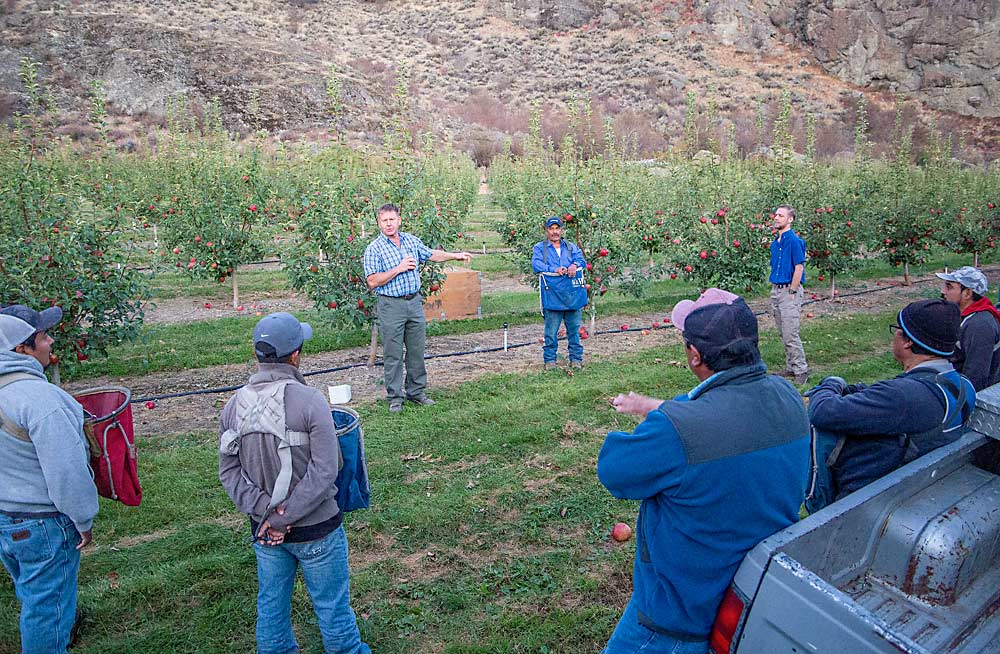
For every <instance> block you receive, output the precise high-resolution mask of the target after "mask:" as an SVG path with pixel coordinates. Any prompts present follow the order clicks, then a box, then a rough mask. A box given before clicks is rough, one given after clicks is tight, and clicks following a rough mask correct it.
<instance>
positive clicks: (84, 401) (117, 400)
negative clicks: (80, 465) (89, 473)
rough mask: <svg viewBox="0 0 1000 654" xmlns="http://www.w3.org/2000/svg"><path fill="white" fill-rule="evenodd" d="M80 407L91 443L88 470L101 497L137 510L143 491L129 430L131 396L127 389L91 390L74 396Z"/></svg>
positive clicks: (131, 432) (130, 430) (131, 435)
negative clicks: (91, 473)
mask: <svg viewBox="0 0 1000 654" xmlns="http://www.w3.org/2000/svg"><path fill="white" fill-rule="evenodd" d="M74 397H75V398H76V401H77V402H79V403H80V404H81V405H83V410H84V414H83V415H84V432H86V434H87V440H88V441H89V443H90V456H91V458H90V467H91V468H93V469H94V484H96V485H97V493H98V494H99V495H100V496H102V497H107V498H109V499H112V500H117V501H119V502H121V503H122V504H127V505H128V506H139V502H141V501H142V487H141V486H140V485H139V474H138V471H137V469H136V456H135V436H134V435H133V428H132V405H131V404H130V401H131V399H132V393H131V392H130V391H129V389H127V388H121V387H118V386H106V387H102V388H91V389H88V390H85V391H82V392H81V393H79V394H78V395H75V396H74Z"/></svg>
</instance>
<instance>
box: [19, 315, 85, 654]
mask: <svg viewBox="0 0 1000 654" xmlns="http://www.w3.org/2000/svg"><path fill="white" fill-rule="evenodd" d="M60 320H62V310H61V309H60V308H59V307H50V308H48V309H45V310H44V311H35V310H34V309H31V308H29V307H26V306H24V305H15V306H12V307H7V308H6V309H3V310H2V311H0V560H2V561H3V565H4V567H5V568H6V569H7V572H9V573H10V576H11V578H12V579H13V581H14V590H15V592H16V594H17V598H18V599H19V600H20V601H21V618H20V631H21V651H22V652H46V653H53V654H65V652H66V648H67V647H69V645H70V643H71V641H72V640H73V633H74V631H75V629H74V628H75V626H76V624H77V621H78V617H79V614H78V611H77V601H76V600H77V579H78V575H79V572H80V550H81V549H83V548H84V547H85V546H86V545H87V544H88V543H90V541H91V527H92V525H93V522H94V517H95V516H97V508H98V507H97V488H96V487H95V486H94V481H93V476H92V473H91V471H90V454H89V452H88V449H87V442H86V440H85V438H84V436H83V408H82V407H81V406H80V404H79V403H78V402H77V401H76V400H74V399H73V398H72V397H71V396H70V395H69V394H67V393H66V392H65V391H63V390H62V389H61V388H59V387H58V386H55V385H54V384H50V383H49V382H48V380H47V379H46V378H45V372H44V368H45V366H47V365H49V362H50V359H51V352H52V343H53V341H52V337H51V336H49V334H48V331H49V330H50V329H52V328H53V327H55V326H56V325H58V324H59V321H60Z"/></svg>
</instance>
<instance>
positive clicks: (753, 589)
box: [709, 384, 1000, 654]
mask: <svg viewBox="0 0 1000 654" xmlns="http://www.w3.org/2000/svg"><path fill="white" fill-rule="evenodd" d="M969 424H970V431H969V432H968V433H966V434H965V435H964V436H962V437H961V438H960V439H958V440H957V441H955V442H954V443H951V444H950V445H947V446H945V447H941V448H939V449H937V450H934V451H933V452H930V453H928V454H926V455H924V456H922V457H920V458H918V459H916V460H915V461H912V462H910V463H909V464H907V465H905V466H903V467H902V468H900V469H898V470H896V471H895V472H893V473H892V474H890V475H887V476H886V477H883V478H882V479H880V480H878V481H876V482H874V483H872V484H869V485H868V486H866V487H864V488H862V489H860V490H858V491H857V492H855V493H852V494H851V495H848V496H847V497H845V498H843V499H842V500H840V501H838V502H834V503H832V504H830V505H829V506H827V507H826V508H824V509H822V510H821V511H817V512H816V513H814V514H812V515H810V516H808V517H807V518H805V519H803V520H801V521H800V522H798V523H796V524H794V525H792V526H790V527H788V528H787V529H785V530H784V531H781V532H778V533H777V534H774V535H773V536H771V537H769V538H767V539H765V540H764V541H762V542H761V543H760V544H758V545H757V547H755V548H754V549H753V550H751V551H750V552H749V553H748V554H747V556H746V558H745V559H744V560H743V563H742V564H741V565H740V568H739V569H738V570H737V572H736V576H735V578H734V580H733V583H732V585H731V586H730V588H729V589H728V590H727V592H726V595H725V598H724V599H723V602H722V605H721V607H720V609H719V614H718V616H717V618H716V622H715V627H714V628H713V631H712V636H711V639H710V641H709V642H710V651H712V652H715V653H716V654H722V653H723V652H726V653H729V654H786V653H787V654H792V653H796V654H810V653H812V652H831V653H833V652H836V653H838V654H839V653H850V654H854V653H855V652H857V653H869V652H879V653H883V652H884V653H892V654H899V653H900V652H903V653H905V654H944V653H951V652H955V653H961V654H980V653H982V654H986V653H990V652H992V653H1000V384H997V385H995V386H992V387H990V388H987V389H985V390H984V391H982V392H981V393H979V394H978V397H977V401H976V409H975V412H974V413H973V415H972V417H971V418H970V423H969Z"/></svg>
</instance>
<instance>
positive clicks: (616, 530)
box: [611, 522, 632, 543]
mask: <svg viewBox="0 0 1000 654" xmlns="http://www.w3.org/2000/svg"><path fill="white" fill-rule="evenodd" d="M611 537H612V538H614V539H615V540H616V541H618V542H619V543H624V542H625V541H627V540H628V539H629V538H632V528H631V527H629V526H628V525H627V524H625V523H624V522H617V523H615V526H614V527H612V528H611Z"/></svg>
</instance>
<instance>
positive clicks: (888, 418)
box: [806, 300, 976, 512]
mask: <svg viewBox="0 0 1000 654" xmlns="http://www.w3.org/2000/svg"><path fill="white" fill-rule="evenodd" d="M958 326H959V312H958V305H956V304H953V303H951V302H946V301H944V300H920V301H917V302H913V303H911V304H908V305H907V306H906V307H905V308H904V309H903V310H902V311H900V312H899V314H898V316H897V317H896V321H895V322H894V323H893V324H891V325H889V328H890V330H891V331H892V356H893V358H894V359H896V361H898V362H899V363H900V365H902V366H903V374H901V375H898V376H897V377H894V378H893V379H888V380H885V381H881V382H878V383H876V384H873V385H872V386H866V385H865V384H850V385H848V384H847V382H845V381H844V380H843V379H841V378H840V377H827V378H825V379H823V381H821V382H820V383H819V385H818V386H816V387H815V388H813V389H812V390H810V391H809V392H808V393H807V395H809V396H810V401H809V421H810V422H811V423H812V425H813V427H814V428H815V432H816V453H815V456H816V461H815V463H816V464H817V465H816V467H815V479H814V480H813V483H812V484H811V488H810V492H809V497H808V498H807V499H806V508H807V509H809V511H810V512H814V511H818V510H819V509H821V508H822V507H823V506H825V505H826V504H828V503H830V502H832V501H834V500H838V499H840V498H842V497H844V496H845V495H847V494H849V493H853V492H854V491H856V490H858V489H859V488H861V487H862V486H866V485H867V484H870V483H871V482H873V481H875V480H876V479H878V478H880V477H882V476H884V475H887V474H889V473H890V472H892V471H893V470H895V469H896V468H899V467H900V466H901V465H903V464H904V463H906V462H907V461H910V460H912V459H913V458H916V457H917V456H920V455H922V454H926V453H927V452H930V451H931V450H933V449H935V448H938V447H940V446H942V445H946V444H947V443H950V442H952V441H954V440H955V439H957V438H958V437H959V436H960V435H961V433H962V425H963V424H964V422H965V421H966V419H967V418H968V417H969V415H970V414H971V413H972V409H973V407H975V404H976V391H975V389H974V388H973V386H972V384H971V383H970V382H969V380H968V379H966V378H965V377H962V376H961V375H960V374H958V372H956V371H955V368H954V367H953V366H952V364H951V362H950V361H949V358H950V357H951V356H952V355H953V354H954V351H955V341H956V340H957V339H958Z"/></svg>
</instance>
